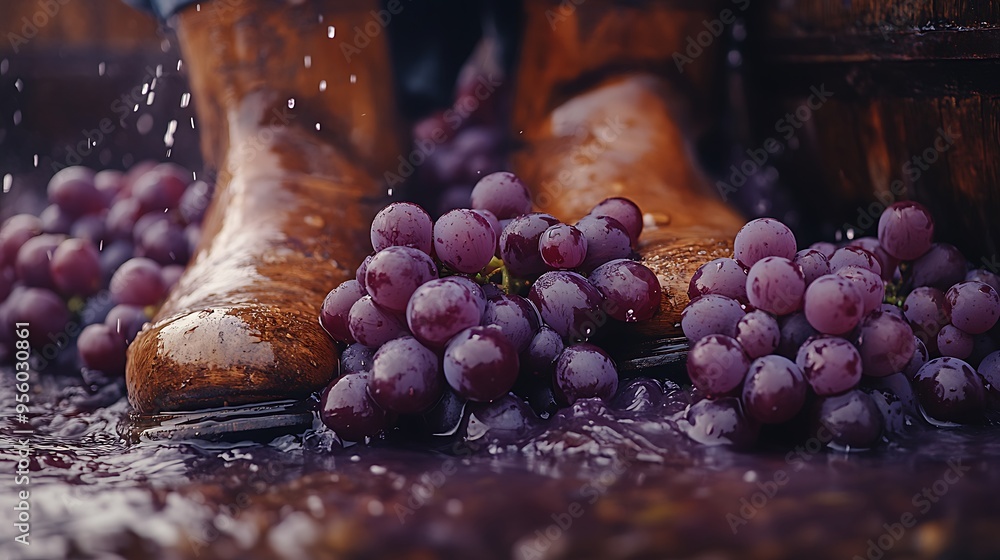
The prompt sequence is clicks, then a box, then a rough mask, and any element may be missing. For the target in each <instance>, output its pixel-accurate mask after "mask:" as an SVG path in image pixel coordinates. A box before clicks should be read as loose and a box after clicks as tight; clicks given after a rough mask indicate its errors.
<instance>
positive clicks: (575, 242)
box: [538, 224, 587, 270]
mask: <svg viewBox="0 0 1000 560" xmlns="http://www.w3.org/2000/svg"><path fill="white" fill-rule="evenodd" d="M538 252H539V254H541V255H542V260H543V261H545V264H547V265H549V266H550V267H552V268H553V269H555V270H569V269H571V268H576V267H578V266H580V265H581V264H583V260H584V259H585V258H586V257H587V238H586V237H584V235H583V232H581V231H580V230H579V229H577V228H576V227H575V226H571V225H568V224H556V225H554V226H552V227H550V228H549V229H547V230H545V231H544V232H543V233H542V236H541V237H540V238H539V239H538Z"/></svg>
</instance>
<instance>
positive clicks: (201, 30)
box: [126, 0, 400, 413]
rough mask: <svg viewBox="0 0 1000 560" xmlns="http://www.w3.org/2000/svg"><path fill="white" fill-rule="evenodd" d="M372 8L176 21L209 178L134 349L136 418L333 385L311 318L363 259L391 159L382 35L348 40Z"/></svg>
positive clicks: (249, 5) (251, 7) (322, 339)
mask: <svg viewBox="0 0 1000 560" xmlns="http://www.w3.org/2000/svg"><path fill="white" fill-rule="evenodd" d="M376 8H377V2H375V1H374V0H373V1H360V0H352V1H346V2H345V1H343V0H338V1H328V2H321V1H311V2H306V3H300V5H293V3H285V2H274V1H269V0H242V1H241V2H238V3H236V4H233V3H230V2H206V3H204V4H201V5H200V7H197V8H196V7H192V8H189V9H187V10H185V11H184V12H182V13H181V14H180V15H179V17H178V20H179V24H178V35H179V38H180V42H181V47H182V51H183V54H184V57H185V64H186V66H187V68H188V73H189V76H190V81H191V86H192V89H193V92H194V99H195V103H196V104H197V108H198V117H199V121H200V122H199V127H200V128H201V130H202V142H203V145H202V148H203V152H204V153H205V155H206V160H207V161H208V162H209V165H210V166H213V167H215V168H216V169H217V170H219V177H218V180H217V186H216V194H215V198H214V200H213V202H212V205H211V207H210V208H209V211H208V214H207V216H206V218H205V224H204V234H203V238H202V240H201V245H200V248H199V249H198V251H197V253H196V255H195V256H194V258H193V259H192V262H191V265H190V266H189V267H188V269H187V271H186V272H185V273H184V276H183V277H182V278H181V280H180V283H179V284H178V286H177V288H176V289H175V290H174V291H173V293H172V294H171V295H170V297H169V298H168V299H167V301H166V302H165V303H164V305H163V307H162V308H161V309H160V311H159V313H158V314H157V316H156V317H155V319H154V325H153V326H152V328H150V329H147V330H145V331H144V332H143V333H142V334H141V335H140V336H139V337H138V338H137V339H136V340H135V342H134V343H133V344H132V346H131V347H130V348H129V360H128V369H127V373H126V376H127V383H128V392H129V400H130V401H131V403H132V405H133V406H134V407H135V408H136V410H138V411H139V412H141V413H153V412H160V411H177V410H194V409H200V408H206V407H216V406H229V405H241V404H248V403H259V402H263V401H271V400H278V399H289V398H301V397H305V396H307V395H309V394H310V393H311V392H312V391H315V390H317V389H320V388H322V387H323V386H324V385H325V384H326V383H328V382H329V381H330V379H331V378H332V377H333V376H334V375H335V373H336V371H337V359H338V356H337V351H336V348H335V347H334V345H333V343H332V341H331V340H330V338H329V337H328V336H327V335H326V333H324V332H323V330H322V328H321V327H320V325H319V322H318V313H319V308H320V305H321V303H322V300H323V297H324V295H325V294H326V293H327V292H328V291H329V290H330V289H331V288H332V287H334V286H337V285H338V284H340V283H341V282H343V281H344V280H346V279H348V278H352V277H353V276H354V272H355V268H356V267H357V265H358V263H360V261H361V259H362V258H363V257H364V255H365V254H366V253H368V252H369V251H370V242H369V239H368V233H367V232H368V224H369V223H370V222H371V218H372V216H373V215H374V213H375V211H376V210H377V202H378V200H379V199H380V198H381V197H382V195H383V194H384V192H385V191H384V188H383V187H381V186H380V184H379V180H378V179H376V177H380V176H381V174H382V170H384V169H387V168H390V163H391V161H392V160H393V158H395V157H396V156H397V155H398V154H399V153H400V151H399V146H400V143H399V139H398V137H397V135H396V133H397V130H398V127H397V124H398V123H397V122H396V117H395V104H394V100H393V83H392V74H391V72H392V69H391V65H390V62H389V56H388V48H387V45H386V41H385V33H381V34H379V35H377V36H375V37H370V42H369V43H367V44H365V45H364V46H363V48H357V47H358V46H357V45H355V44H354V43H353V42H352V40H351V39H349V37H353V35H352V34H350V33H349V31H350V30H352V29H354V27H355V26H359V27H361V28H364V25H365V23H367V22H368V21H370V18H371V16H370V10H372V9H376ZM344 41H347V42H348V44H349V45H350V47H351V48H348V49H342V48H341V47H342V45H341V43H342V42H344ZM345 53H346V54H345ZM348 55H349V56H348ZM348 59H349V60H348Z"/></svg>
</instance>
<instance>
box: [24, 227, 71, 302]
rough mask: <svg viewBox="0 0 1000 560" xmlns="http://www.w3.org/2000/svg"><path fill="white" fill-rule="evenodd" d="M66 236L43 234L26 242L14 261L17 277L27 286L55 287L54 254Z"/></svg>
mask: <svg viewBox="0 0 1000 560" xmlns="http://www.w3.org/2000/svg"><path fill="white" fill-rule="evenodd" d="M64 239H65V237H63V236H61V235H52V234H47V233H46V234H42V235H39V236H37V237H32V238H31V239H29V240H27V241H25V242H24V244H23V245H21V249H20V250H19V251H18V252H17V259H16V260H15V261H14V271H15V272H17V278H18V280H20V281H21V282H23V283H24V284H25V285H26V286H33V287H36V288H46V289H50V290H51V289H55V287H56V285H55V282H54V281H53V279H52V267H51V263H52V256H53V255H54V254H55V252H56V248H57V247H59V244H60V243H62V242H63V240H64Z"/></svg>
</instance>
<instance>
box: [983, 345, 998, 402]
mask: <svg viewBox="0 0 1000 560" xmlns="http://www.w3.org/2000/svg"><path fill="white" fill-rule="evenodd" d="M978 373H979V376H980V377H982V378H983V381H984V382H985V383H986V389H988V390H989V391H991V392H992V393H994V394H996V393H998V392H1000V351H995V352H991V353H990V354H988V355H987V356H986V357H985V358H983V360H982V362H980V363H979V368H978Z"/></svg>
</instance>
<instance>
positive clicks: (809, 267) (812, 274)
mask: <svg viewBox="0 0 1000 560" xmlns="http://www.w3.org/2000/svg"><path fill="white" fill-rule="evenodd" d="M792 262H793V263H795V264H796V265H798V266H799V268H801V269H802V274H803V275H804V276H805V278H806V286H808V285H809V284H812V283H813V280H816V279H817V278H819V277H820V276H826V275H827V274H830V260H829V259H828V258H827V257H826V255H824V254H823V253H821V252H819V251H817V250H816V249H803V250H801V251H799V252H798V253H795V258H793V259H792Z"/></svg>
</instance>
